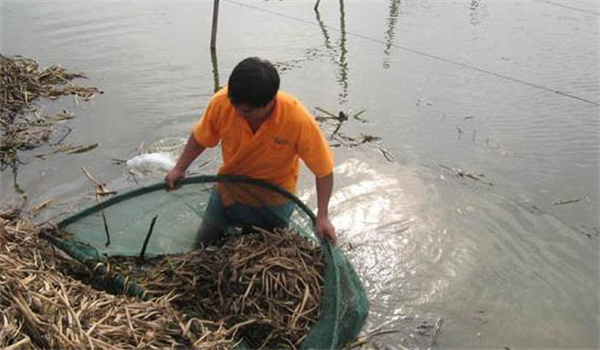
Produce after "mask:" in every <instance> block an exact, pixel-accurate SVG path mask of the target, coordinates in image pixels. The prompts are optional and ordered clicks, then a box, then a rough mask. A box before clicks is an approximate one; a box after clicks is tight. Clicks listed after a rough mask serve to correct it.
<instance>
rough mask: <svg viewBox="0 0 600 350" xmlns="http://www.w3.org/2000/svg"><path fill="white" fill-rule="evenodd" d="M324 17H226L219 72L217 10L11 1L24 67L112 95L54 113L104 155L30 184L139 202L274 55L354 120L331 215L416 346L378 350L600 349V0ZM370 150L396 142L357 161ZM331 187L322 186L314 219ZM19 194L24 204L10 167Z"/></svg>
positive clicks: (373, 320)
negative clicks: (230, 89) (133, 162)
mask: <svg viewBox="0 0 600 350" xmlns="http://www.w3.org/2000/svg"><path fill="white" fill-rule="evenodd" d="M313 6H314V2H312V1H252V2H244V1H222V2H221V6H220V17H219V31H218V38H217V50H216V55H211V52H210V50H209V42H210V28H211V20H212V1H198V2H190V1H160V2H157V1H136V2H119V1H93V2H85V1H43V2H42V1H39V2H36V1H27V2H21V1H19V2H17V1H3V2H2V5H1V11H2V18H1V22H2V29H1V30H2V32H1V34H2V43H1V44H2V47H1V50H0V51H1V53H2V54H3V55H22V56H26V57H32V58H35V59H37V60H39V62H40V65H41V66H47V65H51V64H61V65H62V66H64V67H66V68H67V69H69V70H71V71H82V72H84V73H85V74H86V76H87V77H88V79H87V80H86V81H81V83H83V84H86V85H93V86H97V87H99V88H100V89H101V90H103V91H104V94H102V95H98V96H96V98H94V99H93V100H92V101H90V102H84V101H76V100H75V99H73V98H72V97H67V98H63V99H61V100H60V101H58V102H57V103H54V104H43V105H42V106H41V108H43V110H44V112H48V113H49V112H51V111H52V110H60V109H62V108H66V109H68V110H70V111H71V112H74V113H75V114H76V118H75V119H73V120H70V121H68V123H67V125H68V126H69V128H71V129H72V130H73V132H72V133H71V134H70V135H69V136H68V138H67V139H66V140H65V142H67V143H69V144H73V145H81V144H91V143H99V147H97V148H96V149H94V150H93V151H90V152H87V153H81V154H74V155H64V154H56V155H53V156H49V157H47V159H46V160H41V159H38V158H35V157H33V155H35V154H38V153H44V149H38V150H35V151H32V152H31V153H29V154H24V155H23V159H24V160H25V161H27V162H28V164H26V165H23V166H21V167H20V168H19V171H18V176H17V182H18V185H19V187H20V188H21V189H22V190H23V191H25V193H26V194H27V196H28V198H29V201H30V202H31V203H33V204H35V203H39V202H41V201H42V200H44V199H47V198H54V199H55V203H54V204H53V207H52V208H51V209H52V210H53V211H54V212H55V213H57V212H64V211H68V210H70V209H72V208H73V206H74V204H73V203H82V202H86V201H87V202H86V203H87V204H91V203H93V201H92V200H90V198H92V197H93V196H92V194H93V186H92V185H91V183H90V181H89V180H88V179H87V178H86V177H85V176H84V175H83V173H82V171H81V167H85V168H86V169H88V170H89V171H90V172H91V173H92V174H94V176H95V177H97V178H98V179H101V180H102V181H103V182H106V183H107V184H108V187H110V188H111V189H115V190H122V189H126V188H128V187H131V186H133V185H135V182H134V180H133V179H132V177H131V176H129V173H128V171H127V170H126V169H125V167H124V166H123V164H119V162H115V159H120V160H127V159H130V158H132V157H134V156H135V155H137V154H138V149H139V148H140V145H142V144H144V145H150V144H153V143H156V142H159V141H161V140H173V139H175V140H179V139H185V138H186V137H187V135H189V132H190V129H191V127H192V125H193V123H194V122H195V120H196V119H197V118H198V117H199V116H200V115H201V113H202V111H203V108H204V107H205V106H206V103H207V100H208V98H209V97H210V96H211V94H212V93H213V92H214V89H215V86H221V85H223V84H225V82H226V81H227V77H228V75H229V73H230V71H231V69H232V68H233V67H234V66H235V64H236V63H237V62H238V61H240V60H241V59H243V58H245V57H247V56H261V57H264V58H267V59H269V60H271V61H272V62H273V63H275V64H276V65H277V67H278V68H279V71H280V73H281V77H282V89H283V90H286V91H288V92H291V93H293V94H294V95H296V96H297V97H298V98H300V99H301V100H302V101H303V103H304V104H305V105H306V106H307V107H308V108H309V109H310V110H311V111H313V112H314V113H315V114H316V115H321V116H323V115H324V113H323V112H321V111H319V110H318V109H321V110H325V111H330V112H332V113H334V114H336V115H337V114H338V112H339V111H344V112H345V113H346V114H348V115H349V116H351V118H350V119H349V120H347V121H345V122H344V123H343V124H342V125H341V126H340V128H339V130H338V132H337V135H338V140H337V141H336V140H332V144H339V143H340V140H339V138H340V136H339V135H341V136H342V137H345V138H342V139H341V141H342V142H343V143H345V145H341V146H339V147H336V148H335V149H334V152H335V156H336V169H335V177H336V185H335V190H334V195H333V198H332V201H331V209H330V211H331V215H332V219H333V223H334V225H336V227H337V229H338V232H339V237H340V242H339V244H340V245H341V246H342V249H344V251H345V252H346V254H347V256H348V257H349V258H350V259H351V260H352V262H353V263H354V265H355V267H356V270H357V271H358V273H359V275H360V276H361V278H362V280H363V282H364V284H365V286H366V289H367V292H368V294H369V300H370V303H371V312H370V316H369V319H368V323H367V325H366V327H365V331H370V330H373V329H376V328H377V327H381V328H382V329H384V330H395V332H392V333H388V334H382V335H378V336H376V337H375V338H374V341H375V342H376V344H379V345H380V347H381V348H385V347H387V348H389V349H395V348H399V347H400V346H405V347H409V348H415V347H420V348H426V347H429V346H434V347H440V348H503V347H508V348H598V347H600V340H599V338H598V337H599V335H598V334H599V332H598V329H599V326H600V322H599V315H600V302H599V300H600V297H599V279H600V277H599V276H600V274H599V270H600V267H599V241H600V224H599V222H598V220H599V219H598V211H599V205H598V197H599V195H598V193H599V156H600V150H599V130H600V129H599V103H600V97H599V75H600V73H599V63H598V61H599V56H600V54H599V44H598V42H599V41H598V40H599V35H598V27H599V24H598V23H599V17H600V9H599V5H598V2H596V1H584V0H572V1H569V2H558V1H542V0H539V1H536V0H530V1H519V2H512V1H493V2H492V1H486V0H472V1H460V2H459V1H452V2H440V1H425V0H422V1H412V0H406V1H399V0H389V1H383V0H382V1H369V2H367V1H327V0H323V1H321V2H320V5H319V8H318V11H314V9H313ZM362 110H364V112H363V113H361V114H360V116H359V118H360V119H356V118H352V117H353V116H354V115H356V114H357V113H359V112H360V111H362ZM323 127H324V130H325V133H326V134H328V135H331V134H332V133H333V131H334V130H335V129H336V128H337V125H336V124H335V123H330V124H324V125H323ZM365 136H373V137H374V138H380V139H376V140H375V142H365V143H363V144H360V145H358V146H353V147H350V146H349V145H348V144H349V143H350V144H351V143H353V141H352V140H358V142H360V141H361V140H363V138H364V137H365ZM354 143H356V142H354ZM206 160H213V161H211V162H209V163H208V164H207V165H205V166H204V167H202V168H200V169H196V171H199V172H201V173H209V174H212V173H214V172H216V170H217V169H218V150H213V151H211V152H208V154H206V155H205V156H204V155H203V157H202V159H200V160H198V163H202V162H204V161H206ZM163 174H164V173H163ZM163 174H160V173H159V174H155V176H154V177H147V178H144V179H142V181H154V182H155V181H157V180H160V179H161V178H162V176H163ZM313 182H314V180H313V179H312V178H311V175H310V173H308V172H307V171H305V170H304V172H303V177H302V181H301V186H300V192H299V195H300V197H301V198H302V199H304V200H305V201H306V202H307V203H308V204H309V205H310V206H312V207H313V208H314V207H315V194H314V189H313V187H314V186H313ZM0 188H1V190H2V194H1V197H0V198H1V200H2V202H3V203H4V204H6V203H9V202H15V201H17V199H18V197H19V195H18V193H17V192H16V191H15V188H14V183H13V174H12V173H11V172H10V170H5V171H4V172H2V173H1V174H0ZM436 322H437V326H438V327H436V326H435V324H436ZM436 330H439V332H436Z"/></svg>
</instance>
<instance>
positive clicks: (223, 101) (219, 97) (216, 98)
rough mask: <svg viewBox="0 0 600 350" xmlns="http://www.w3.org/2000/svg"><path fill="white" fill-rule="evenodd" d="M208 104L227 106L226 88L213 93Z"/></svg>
mask: <svg viewBox="0 0 600 350" xmlns="http://www.w3.org/2000/svg"><path fill="white" fill-rule="evenodd" d="M210 102H211V103H213V104H219V105H227V104H229V103H230V102H229V97H228V96H227V88H226V87H224V88H222V89H221V90H219V91H217V92H215V93H214V94H213V95H212V97H211V98H210Z"/></svg>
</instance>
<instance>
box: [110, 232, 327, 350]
mask: <svg viewBox="0 0 600 350" xmlns="http://www.w3.org/2000/svg"><path fill="white" fill-rule="evenodd" d="M111 262H112V264H113V269H114V270H115V271H117V272H118V273H121V274H123V275H125V276H130V277H132V278H134V279H135V280H136V281H137V282H138V283H139V284H140V285H142V286H143V287H144V288H145V289H146V290H147V291H148V293H149V295H153V296H160V297H163V296H164V295H165V294H166V293H171V292H174V293H175V294H176V296H175V297H174V298H173V299H172V300H171V303H172V304H173V305H174V306H175V307H176V308H177V309H179V310H183V311H184V312H185V313H186V314H188V315H190V316H193V317H197V318H200V319H208V320H212V321H215V322H217V321H222V322H224V323H225V325H226V326H227V327H229V328H238V329H239V332H238V335H239V336H240V337H242V338H243V339H244V340H245V341H246V343H247V344H249V345H250V346H251V347H252V348H267V349H271V348H292V349H296V348H298V347H299V346H300V344H301V343H302V341H303V340H304V338H305V337H306V336H307V335H308V333H309V331H310V329H311V326H312V325H313V324H314V323H315V322H316V320H317V319H318V317H319V314H320V307H321V299H322V285H323V277H322V276H323V269H324V265H325V264H324V260H323V257H322V254H321V252H320V248H319V247H318V246H317V245H316V244H314V243H313V242H311V241H309V240H307V239H306V238H303V237H301V236H299V235H298V234H296V233H294V232H292V231H289V230H285V229H280V230H275V231H274V232H268V231H265V230H261V229H258V228H255V233H253V234H250V235H242V236H234V237H231V238H229V239H227V240H225V242H224V243H223V245H222V246H221V247H219V248H218V249H199V250H196V251H193V252H191V253H189V254H186V255H183V256H166V257H158V258H155V259H154V260H153V261H152V264H154V267H152V268H148V266H147V265H146V266H145V267H144V268H143V269H142V268H141V266H140V265H138V263H139V260H138V261H137V262H136V260H134V258H130V257H115V258H112V259H111Z"/></svg>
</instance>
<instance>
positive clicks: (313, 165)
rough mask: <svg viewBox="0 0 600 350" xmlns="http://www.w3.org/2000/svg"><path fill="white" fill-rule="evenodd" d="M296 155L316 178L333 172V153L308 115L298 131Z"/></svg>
mask: <svg viewBox="0 0 600 350" xmlns="http://www.w3.org/2000/svg"><path fill="white" fill-rule="evenodd" d="M306 113H308V111H306ZM298 155H299V156H300V158H301V159H302V160H303V161H304V162H305V163H306V166H307V167H308V168H309V169H310V171H312V173H313V174H315V176H316V177H323V176H327V175H329V174H331V172H333V152H332V151H331V148H330V147H329V144H328V143H327V140H325V136H323V133H322V132H321V129H319V125H318V124H317V122H316V121H315V119H314V118H313V117H312V116H311V115H310V113H308V116H307V118H304V120H303V123H302V127H301V130H300V135H299V139H298Z"/></svg>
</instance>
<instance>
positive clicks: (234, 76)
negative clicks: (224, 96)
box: [227, 57, 279, 107]
mask: <svg viewBox="0 0 600 350" xmlns="http://www.w3.org/2000/svg"><path fill="white" fill-rule="evenodd" d="M227 90H228V96H229V100H230V101H231V103H232V104H233V105H241V104H246V105H248V106H251V107H264V106H266V105H267V103H269V102H271V100H273V98H275V95H277V91H278V90H279V74H278V73H277V69H275V67H274V66H273V65H272V64H271V62H269V61H267V60H263V59H260V58H258V57H248V58H246V59H244V60H243V61H241V62H240V63H238V64H237V66H235V68H234V69H233V71H232V72H231V75H230V76H229V82H228V85H227Z"/></svg>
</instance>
